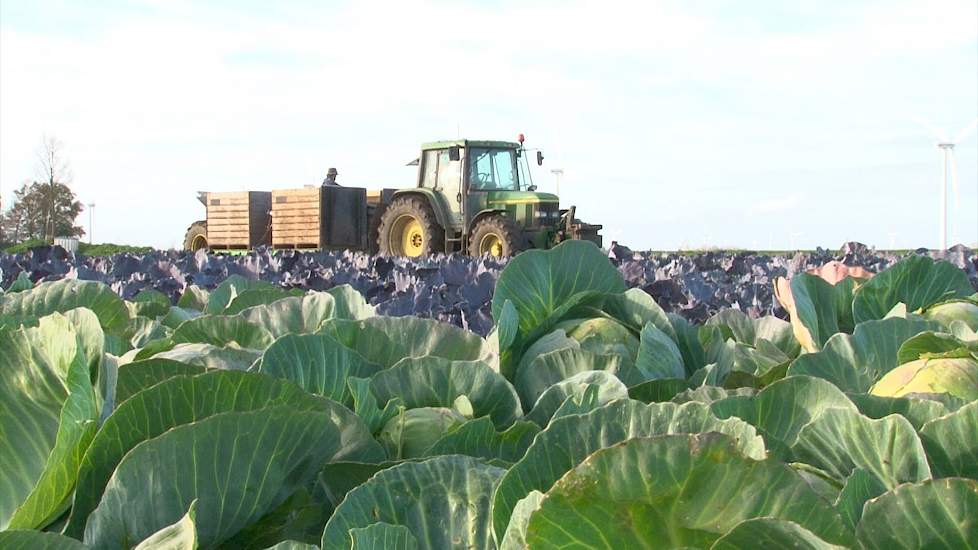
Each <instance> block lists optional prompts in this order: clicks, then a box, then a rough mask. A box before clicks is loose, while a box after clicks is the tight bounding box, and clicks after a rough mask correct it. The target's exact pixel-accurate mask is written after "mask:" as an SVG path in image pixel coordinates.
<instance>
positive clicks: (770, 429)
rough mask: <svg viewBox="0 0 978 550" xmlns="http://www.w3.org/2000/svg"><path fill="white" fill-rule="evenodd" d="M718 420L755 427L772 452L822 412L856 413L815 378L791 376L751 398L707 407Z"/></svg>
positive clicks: (842, 397) (790, 441)
mask: <svg viewBox="0 0 978 550" xmlns="http://www.w3.org/2000/svg"><path fill="white" fill-rule="evenodd" d="M710 408H711V409H712V411H713V413H714V414H716V415H717V417H719V418H729V417H732V416H736V417H739V418H741V419H743V420H744V421H746V422H748V423H749V424H751V425H753V426H756V427H757V429H758V431H759V432H760V433H761V434H762V435H763V436H764V440H765V442H767V445H768V447H769V448H770V449H771V450H772V452H776V453H779V454H780V453H782V452H784V451H786V447H790V446H792V445H794V443H795V441H796V439H797V438H798V433H799V432H800V431H801V429H802V428H803V427H804V426H805V425H806V424H808V423H809V422H811V421H812V420H814V419H815V418H817V417H818V416H820V415H821V414H822V413H823V412H824V411H825V410H826V409H830V408H841V409H849V410H852V411H855V410H856V406H855V405H853V404H852V402H851V401H849V398H847V397H846V396H845V394H843V393H842V392H841V391H839V389H838V388H836V387H835V386H834V385H832V384H830V383H829V382H826V381H825V380H821V379H819V378H810V377H808V376H792V377H790V378H785V379H783V380H779V381H777V382H775V383H773V384H771V385H770V386H768V387H766V388H764V389H763V390H761V391H760V392H758V393H757V395H754V396H742V395H737V396H731V397H727V398H724V399H720V400H718V401H714V402H713V404H712V405H710Z"/></svg>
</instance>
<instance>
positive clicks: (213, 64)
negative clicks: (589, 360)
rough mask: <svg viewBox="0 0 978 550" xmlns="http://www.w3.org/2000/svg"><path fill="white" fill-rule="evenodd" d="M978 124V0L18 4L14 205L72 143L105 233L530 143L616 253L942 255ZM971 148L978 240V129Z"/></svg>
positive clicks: (3, 142) (967, 205)
mask: <svg viewBox="0 0 978 550" xmlns="http://www.w3.org/2000/svg"><path fill="white" fill-rule="evenodd" d="M976 117H978V2H975V0H862V1H860V0H795V1H792V2H783V1H780V0H762V1H757V2H743V1H740V2H735V1H733V0H685V1H683V0H646V1H640V2H620V1H614V0H603V1H600V2H597V1H594V2H592V1H575V0H569V1H553V2H536V1H532V0H523V1H519V2H510V1H497V0H484V1H479V2H475V1H469V2H465V1H452V2H449V1H422V2H412V1H400V2H323V1H315V2H313V1H309V2H300V1H289V2H286V1H283V2H266V1H258V0H234V1H231V0H219V1H210V2H206V3H205V2H193V1H188V0H165V1H164V0H158V1H154V0H147V1H133V2H122V1H118V0H105V1H100V2H78V1H68V0H3V1H2V2H0V193H2V196H3V199H4V201H3V202H4V205H5V206H6V205H8V204H9V201H10V200H11V199H12V192H13V190H14V189H15V188H16V187H18V186H19V185H20V184H21V183H23V182H24V181H25V180H28V179H30V178H31V177H33V176H34V173H35V165H36V160H35V159H36V151H37V149H38V147H39V145H40V143H41V141H42V138H43V137H44V136H54V137H56V138H57V139H59V140H61V141H62V142H63V143H64V147H65V152H66V154H67V157H68V159H69V161H70V163H71V167H72V173H73V180H72V188H73V190H74V191H75V193H76V194H77V196H78V198H79V200H81V201H82V202H83V203H85V204H89V203H95V204H96V207H95V210H94V218H95V228H94V240H95V241H96V242H115V243H127V244H138V245H151V246H155V247H160V248H169V247H179V246H180V244H181V243H182V239H183V234H184V232H185V230H186V228H187V226H188V225H189V224H190V223H191V222H193V221H195V220H198V219H202V218H203V217H204V208H203V206H202V205H201V204H200V203H199V202H198V201H197V200H196V192H197V191H238V190H272V189H283V188H291V187H302V186H303V185H306V184H318V183H319V182H321V181H322V179H323V177H324V175H325V172H326V169H327V168H328V167H330V166H335V167H337V168H338V170H339V172H340V177H339V179H338V181H340V183H343V184H345V185H351V186H354V185H355V186H363V187H368V188H379V187H410V186H412V185H413V184H414V182H415V175H414V172H413V170H414V169H413V168H410V167H406V166H405V164H406V163H407V162H408V161H410V160H412V159H414V158H415V157H416V156H417V154H418V148H419V146H420V144H421V143H422V142H426V141H434V140H439V139H446V138H455V137H466V138H469V139H502V140H514V139H515V137H516V135H517V134H518V133H523V134H525V136H526V145H527V146H528V147H534V148H541V149H543V151H544V154H545V156H546V160H545V163H544V166H543V167H541V168H537V169H536V170H535V173H534V177H535V183H537V184H538V185H539V187H540V190H544V191H553V190H554V189H555V178H554V176H553V175H552V174H551V172H550V170H552V169H555V168H560V169H562V170H563V177H562V179H561V182H560V187H561V189H560V190H561V203H562V205H564V206H566V205H570V204H575V205H576V206H577V212H578V214H579V217H580V218H582V219H584V220H585V221H588V222H591V223H601V224H604V227H605V230H604V232H603V233H604V235H605V241H606V242H608V241H610V240H617V241H619V242H621V243H623V244H626V245H628V246H630V247H632V248H635V249H654V250H675V249H693V248H702V247H714V246H716V247H724V248H731V247H739V248H751V249H768V250H775V249H789V248H791V249H794V248H814V247H816V246H822V247H825V248H831V249H836V248H838V247H839V246H840V245H841V244H842V243H844V242H846V241H853V240H855V241H860V242H863V243H866V244H869V245H873V246H877V247H879V248H917V247H932V248H933V247H937V246H938V244H939V235H940V225H939V215H940V190H941V185H942V157H941V154H940V152H939V150H938V149H937V148H936V142H937V138H936V137H935V133H939V132H934V131H933V129H936V130H939V131H940V132H944V133H946V134H948V135H949V136H950V137H953V136H954V135H955V134H956V133H958V131H959V130H960V129H962V128H963V127H966V126H968V125H969V124H970V123H971V122H972V121H974V120H975V119H976ZM928 127H930V128H928ZM955 151H956V158H957V164H958V174H959V178H958V181H959V189H958V191H957V192H956V193H955V191H954V190H953V188H952V190H951V192H950V195H951V197H950V199H949V204H950V206H949V213H950V223H949V227H950V233H951V235H950V239H951V242H952V243H954V242H963V243H965V244H968V245H972V246H975V245H978V138H976V136H975V135H974V132H973V131H972V132H971V134H970V137H968V138H966V139H964V140H962V141H961V143H960V144H959V145H958V146H957V147H956V149H955ZM79 222H80V223H81V225H82V226H83V227H84V228H85V229H86V230H88V229H89V223H88V213H87V212H86V213H83V214H82V216H80V218H79Z"/></svg>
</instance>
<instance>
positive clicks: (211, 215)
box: [207, 212, 249, 223]
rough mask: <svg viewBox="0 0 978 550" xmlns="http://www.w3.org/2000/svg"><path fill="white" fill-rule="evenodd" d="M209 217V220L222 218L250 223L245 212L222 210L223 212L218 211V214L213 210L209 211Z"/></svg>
mask: <svg viewBox="0 0 978 550" xmlns="http://www.w3.org/2000/svg"><path fill="white" fill-rule="evenodd" d="M207 219H208V220H221V221H222V222H228V221H231V222H237V223H248V221H249V217H248V216H247V215H246V214H244V213H237V212H232V213H227V212H221V213H218V214H215V213H213V212H209V213H208V214H207Z"/></svg>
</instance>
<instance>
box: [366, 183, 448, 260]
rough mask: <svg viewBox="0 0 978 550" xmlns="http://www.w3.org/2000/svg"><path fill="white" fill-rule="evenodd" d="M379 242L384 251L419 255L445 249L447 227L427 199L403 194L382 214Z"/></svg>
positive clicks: (395, 253) (380, 249)
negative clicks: (440, 223) (437, 218)
mask: <svg viewBox="0 0 978 550" xmlns="http://www.w3.org/2000/svg"><path fill="white" fill-rule="evenodd" d="M377 232H378V236H377V245H378V249H379V251H380V253H381V254H384V255H387V256H407V257H409V258H416V257H418V256H427V255H428V254H434V253H436V252H440V251H442V250H444V240H445V230H444V229H442V227H441V226H439V225H438V221H437V220H436V219H435V212H434V211H433V210H432V209H431V206H430V205H429V204H428V203H427V201H425V200H422V199H419V198H416V197H401V198H399V199H395V200H394V201H393V202H391V203H390V205H388V207H387V209H386V210H385V211H384V213H383V215H382V216H381V218H380V227H379V228H378V231H377Z"/></svg>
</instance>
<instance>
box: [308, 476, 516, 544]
mask: <svg viewBox="0 0 978 550" xmlns="http://www.w3.org/2000/svg"><path fill="white" fill-rule="evenodd" d="M503 472H504V470H502V469H500V468H496V467H494V466H489V465H487V464H485V463H483V462H481V461H478V460H475V459H473V458H469V457H461V456H440V457H437V458H432V459H429V460H425V461H424V462H408V463H404V464H401V465H399V466H395V467H393V468H389V469H386V470H383V471H380V472H378V473H377V474H376V475H374V476H373V477H372V478H370V480H369V481H367V482H366V483H364V484H362V485H360V486H359V487H357V488H356V489H353V490H352V491H350V492H349V493H348V494H347V495H346V498H345V499H344V500H343V502H342V503H341V504H340V505H339V506H338V507H337V508H336V511H335V512H334V513H333V515H332V517H330V519H329V523H327V524H326V529H325V531H324V532H323V540H322V544H321V547H322V548H330V549H337V550H340V549H343V548H347V549H352V548H353V546H352V541H351V539H350V535H349V533H350V530H352V529H359V528H366V527H369V526H371V525H374V524H377V523H387V524H390V525H394V526H398V525H401V526H404V527H407V528H408V530H409V531H410V533H411V534H412V535H413V536H414V537H415V538H416V539H417V541H418V546H419V547H420V548H459V549H462V548H465V549H472V550H479V549H485V550H489V549H492V548H495V542H494V541H493V539H492V534H491V532H490V524H489V502H490V499H489V496H490V495H491V494H492V491H493V488H494V487H495V485H496V483H497V481H498V480H499V478H500V476H502V474H503Z"/></svg>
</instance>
